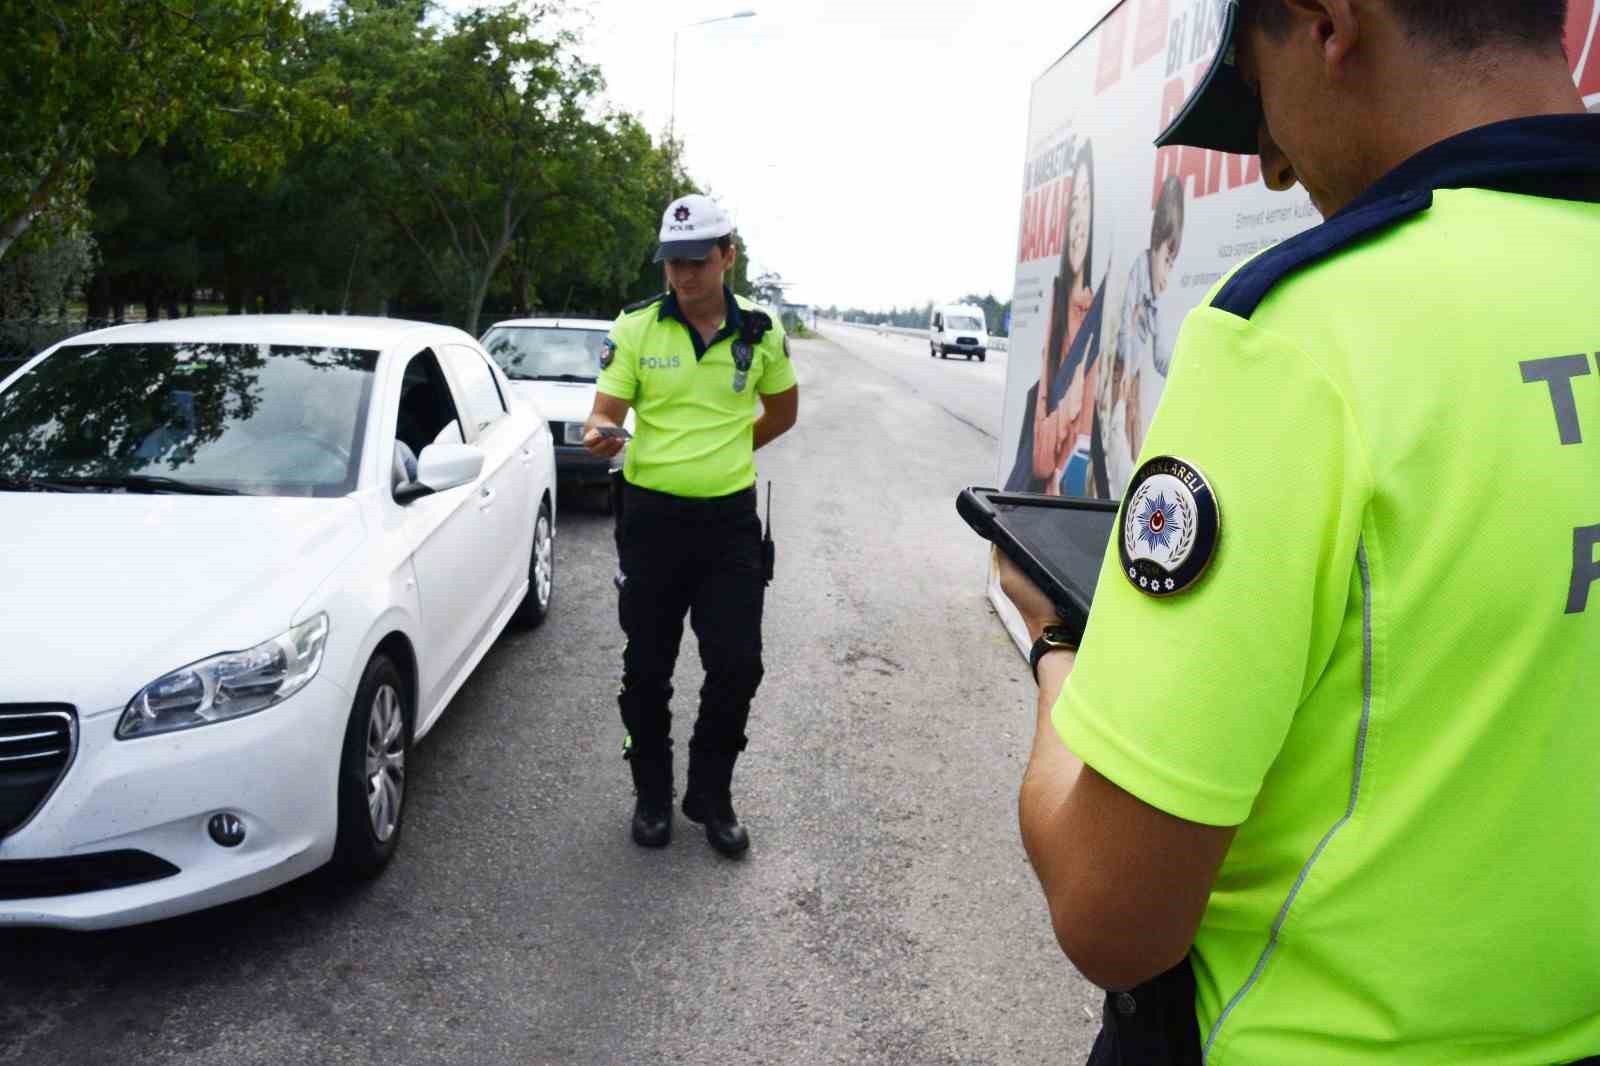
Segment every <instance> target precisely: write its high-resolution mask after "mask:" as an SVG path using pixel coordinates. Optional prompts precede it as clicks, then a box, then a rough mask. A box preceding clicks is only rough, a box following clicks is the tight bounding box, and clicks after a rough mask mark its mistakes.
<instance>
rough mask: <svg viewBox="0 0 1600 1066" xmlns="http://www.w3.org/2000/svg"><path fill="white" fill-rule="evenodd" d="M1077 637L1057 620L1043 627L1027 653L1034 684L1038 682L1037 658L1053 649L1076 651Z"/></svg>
mask: <svg viewBox="0 0 1600 1066" xmlns="http://www.w3.org/2000/svg"><path fill="white" fill-rule="evenodd" d="M1078 639H1079V636H1078V634H1077V633H1074V632H1073V631H1072V630H1070V629H1068V628H1067V627H1066V626H1064V625H1062V624H1061V623H1059V622H1056V623H1053V624H1051V625H1047V626H1045V627H1044V632H1043V633H1040V634H1039V639H1038V640H1036V641H1034V642H1033V651H1032V652H1031V653H1029V655H1028V666H1029V667H1031V668H1032V669H1033V681H1034V684H1038V682H1039V660H1040V659H1043V658H1044V657H1045V656H1046V655H1049V654H1050V653H1051V652H1053V651H1077V650H1078Z"/></svg>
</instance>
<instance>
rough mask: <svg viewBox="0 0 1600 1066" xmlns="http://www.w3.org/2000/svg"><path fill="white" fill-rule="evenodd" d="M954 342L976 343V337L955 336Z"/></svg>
mask: <svg viewBox="0 0 1600 1066" xmlns="http://www.w3.org/2000/svg"><path fill="white" fill-rule="evenodd" d="M956 343H957V344H977V343H978V338H976V337H957V338H956Z"/></svg>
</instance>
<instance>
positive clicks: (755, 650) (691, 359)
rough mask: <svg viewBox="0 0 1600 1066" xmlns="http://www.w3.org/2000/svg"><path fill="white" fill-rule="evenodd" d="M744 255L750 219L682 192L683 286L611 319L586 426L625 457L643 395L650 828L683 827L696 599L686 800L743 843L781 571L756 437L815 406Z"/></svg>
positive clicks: (626, 528) (631, 648)
mask: <svg viewBox="0 0 1600 1066" xmlns="http://www.w3.org/2000/svg"><path fill="white" fill-rule="evenodd" d="M735 255H736V252H735V248H734V243H733V224H732V222H731V221H730V220H729V218H728V216H727V214H726V213H725V212H724V211H723V210H722V208H721V207H720V206H719V205H718V204H717V203H716V202H715V201H714V200H712V199H711V198H709V197H706V196H699V195H691V196H684V197H681V198H679V199H677V200H674V201H673V202H672V203H671V204H668V205H667V210H666V213H665V215H664V216H663V218H662V221H661V246H660V248H659V249H658V250H657V252H656V261H657V262H659V263H663V264H665V269H666V278H667V286H668V291H667V292H666V293H664V294H662V295H661V296H658V297H655V298H653V299H650V300H646V301H644V302H642V303H638V304H635V305H633V306H632V307H629V308H627V309H625V310H624V311H623V312H622V314H621V315H620V316H618V318H617V321H616V324H615V325H614V326H612V329H611V335H610V338H609V339H608V340H607V341H606V348H605V351H604V353H603V354H602V356H601V367H602V369H601V372H600V380H599V384H598V386H597V391H596V394H595V402H594V411H593V413H592V414H591V415H590V417H589V423H588V429H587V432H586V433H585V435H584V446H585V447H587V448H588V449H589V450H590V451H591V452H592V453H594V454H596V455H600V456H605V457H608V458H609V457H612V456H615V455H616V453H617V452H618V451H619V450H621V449H622V447H623V439H622V436H621V435H619V430H620V427H621V426H622V422H623V419H624V417H625V416H626V415H627V413H628V409H629V407H632V408H633V410H634V412H635V414H636V431H635V436H634V438H633V440H632V442H631V443H629V444H628V445H627V451H626V453H625V456H624V462H623V470H622V478H623V480H622V491H621V493H620V496H619V499H618V503H619V504H620V506H619V508H618V513H617V552H618V558H619V566H618V569H619V574H618V583H619V590H620V607H619V614H620V616H621V621H622V629H623V632H624V633H625V634H626V635H627V646H626V648H625V649H624V651H623V655H622V690H621V693H620V694H619V695H618V698H617V702H618V704H619V705H620V706H621V709H622V721H623V724H624V725H625V726H626V727H627V730H628V742H627V748H626V752H625V754H626V756H627V759H628V766H629V769H630V770H631V771H632V773H633V782H634V789H635V792H636V796H637V802H636V804H635V808H634V814H633V824H632V832H633V839H634V841H635V842H636V843H638V844H640V845H642V846H644V847H661V846H663V845H665V844H667V843H668V842H670V841H671V839H672V794H673V777H672V715H671V712H670V710H669V703H670V701H671V699H672V672H673V667H674V665H675V664H676V662H677V657H678V644H679V642H680V640H681V639H682V636H683V620H684V617H685V616H686V615H687V616H688V618H689V623H690V625H691V626H692V627H693V629H694V632H695V636H696V637H697V638H698V639H699V642H700V660H701V662H702V664H703V665H704V666H705V671H706V679H705V685H704V687H703V688H701V690H700V713H699V717H698V718H697V719H696V721H695V727H694V734H693V736H692V737H691V738H690V740H689V775H688V787H687V789H686V790H685V794H684V800H683V813H684V814H685V815H686V816H687V817H688V818H690V819H691V820H693V821H696V822H701V823H703V824H704V825H705V830H706V839H707V840H709V841H710V843H711V845H712V846H713V847H714V848H716V849H717V850H718V851H719V852H721V853H722V854H724V855H728V856H737V855H739V854H741V853H743V852H744V851H745V850H746V849H747V848H748V847H749V846H750V837H749V834H748V832H747V831H746V830H745V828H744V827H743V826H742V825H740V824H739V820H738V817H737V815H736V814H735V812H734V809H733V800H732V793H731V782H732V778H733V768H734V763H735V761H736V760H737V759H738V757H739V754H740V752H742V751H743V750H744V748H745V744H746V736H745V724H746V722H747V720H748V718H749V716H750V703H751V700H752V699H753V698H754V697H755V693H756V688H757V686H758V685H760V683H761V675H762V667H761V612H762V604H763V599H764V594H765V587H766V582H767V580H768V579H769V578H770V573H768V572H767V569H768V567H767V565H764V563H765V562H766V560H764V553H763V548H764V545H763V542H762V531H761V521H760V518H759V516H758V513H757V500H756V490H755V481H756V467H755V458H754V452H755V451H756V449H758V448H761V447H762V446H764V445H766V444H769V443H771V442H772V441H773V440H776V439H777V438H778V437H779V436H781V435H782V434H783V433H785V432H787V431H788V430H789V429H790V428H791V427H792V426H793V425H794V423H795V419H796V417H797V415H798V413H799V408H800V390H799V386H798V385H797V384H796V380H795V373H794V367H793V366H792V365H791V364H790V362H789V351H788V343H787V341H786V340H785V338H784V335H783V327H782V326H781V325H779V324H778V323H777V322H775V321H773V319H772V317H771V316H770V315H768V314H767V313H766V312H765V311H762V310H761V309H760V308H758V307H757V306H756V305H755V304H753V303H751V302H750V301H748V300H745V299H743V298H742V297H738V296H735V295H734V294H733V292H732V291H731V290H730V289H729V288H728V287H727V274H728V272H729V271H731V270H732V269H733V264H734V257H735ZM757 397H759V398H760V402H759V410H758V403H757Z"/></svg>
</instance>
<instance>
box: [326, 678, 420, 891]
mask: <svg viewBox="0 0 1600 1066" xmlns="http://www.w3.org/2000/svg"><path fill="white" fill-rule="evenodd" d="M410 704H411V696H410V695H409V693H408V690H407V687H406V684H405V681H404V679H403V678H402V677H401V676H400V670H399V668H398V667H396V666H395V664H394V662H393V660H391V659H390V658H389V657H388V656H387V655H382V654H379V655H374V656H373V657H372V661H371V662H369V663H367V669H366V671H365V672H364V673H363V674H362V675H361V684H360V685H359V686H358V687H357V688H356V699H355V703H354V705H353V706H352V707H351V708H350V721H349V723H348V724H347V725H346V726H345V730H344V748H343V751H342V753H341V755H340V758H339V788H338V792H337V802H338V806H339V837H338V839H337V840H336V841H335V842H334V845H333V859H332V861H331V862H330V863H329V867H330V869H331V870H332V871H333V873H334V874H335V876H336V877H337V878H338V879H339V880H343V881H365V880H370V879H371V878H374V877H376V876H378V875H379V874H380V873H382V872H383V868H384V867H385V866H387V865H389V860H390V859H392V858H393V857H394V853H395V849H396V848H397V847H398V846H399V844H400V830H401V828H402V827H403V826H404V824H405V795H406V791H405V786H406V760H407V759H408V758H409V757H410V755H411V727H412V722H413V721H414V720H415V715H414V713H413V712H414V708H412V707H411V705H410Z"/></svg>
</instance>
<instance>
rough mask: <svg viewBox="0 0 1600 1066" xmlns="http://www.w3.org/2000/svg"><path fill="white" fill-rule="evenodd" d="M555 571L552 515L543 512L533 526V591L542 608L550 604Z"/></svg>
mask: <svg viewBox="0 0 1600 1066" xmlns="http://www.w3.org/2000/svg"><path fill="white" fill-rule="evenodd" d="M555 573H556V570H555V538H553V537H551V536H550V517H549V516H548V515H546V514H544V513H543V512H541V513H540V514H539V521H538V522H537V523H536V524H535V525H534V527H533V593H534V595H535V596H537V597H538V598H539V601H538V602H539V606H540V607H541V608H543V607H548V606H549V605H550V592H551V590H552V589H553V588H554V587H555Z"/></svg>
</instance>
